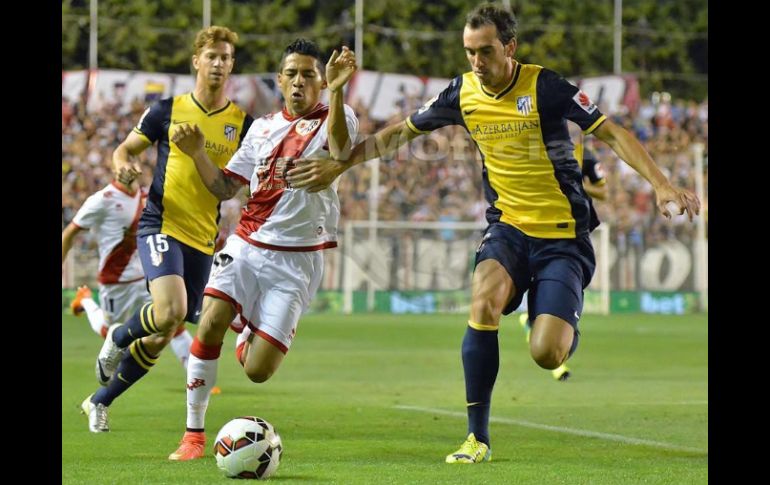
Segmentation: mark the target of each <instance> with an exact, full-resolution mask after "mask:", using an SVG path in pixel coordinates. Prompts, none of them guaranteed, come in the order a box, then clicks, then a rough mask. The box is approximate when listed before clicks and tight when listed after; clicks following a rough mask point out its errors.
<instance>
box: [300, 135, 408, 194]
mask: <svg viewBox="0 0 770 485" xmlns="http://www.w3.org/2000/svg"><path fill="white" fill-rule="evenodd" d="M418 135H419V133H415V132H414V131H412V130H411V129H409V127H408V126H407V125H406V121H401V122H399V123H395V124H392V125H390V126H386V127H385V128H383V129H382V130H380V131H378V132H377V133H376V134H374V135H372V136H370V137H368V138H367V139H366V140H364V141H362V142H360V143H359V144H357V145H356V146H355V147H354V148H353V151H352V152H351V153H350V158H349V159H348V160H308V159H297V160H295V161H294V165H295V168H293V169H291V170H289V172H288V173H287V180H288V182H289V183H290V184H291V186H292V187H294V188H298V189H299V188H305V189H307V191H308V192H318V191H320V190H323V189H325V188H326V187H328V186H329V185H331V183H332V182H334V179H336V178H337V177H338V176H339V175H340V174H341V173H342V172H344V171H345V170H347V169H349V168H350V167H353V166H355V165H358V164H359V163H363V162H366V161H367V160H371V159H373V158H378V157H382V156H384V155H387V154H388V153H391V152H393V151H395V150H396V149H398V147H400V146H401V145H404V144H405V143H407V142H409V141H411V140H413V139H414V138H416V137H417V136H418Z"/></svg>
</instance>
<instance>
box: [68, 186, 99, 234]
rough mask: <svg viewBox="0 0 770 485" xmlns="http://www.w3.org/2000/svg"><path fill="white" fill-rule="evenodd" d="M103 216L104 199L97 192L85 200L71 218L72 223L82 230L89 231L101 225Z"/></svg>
mask: <svg viewBox="0 0 770 485" xmlns="http://www.w3.org/2000/svg"><path fill="white" fill-rule="evenodd" d="M104 214H105V209H104V197H103V196H102V193H101V192H97V193H95V194H92V195H90V196H89V197H88V198H87V199H86V201H85V202H84V203H83V205H82V206H81V207H80V209H78V212H77V214H75V217H73V218H72V223H73V224H75V225H76V226H78V227H80V228H82V229H91V228H92V227H94V226H98V225H99V224H101V222H102V220H104Z"/></svg>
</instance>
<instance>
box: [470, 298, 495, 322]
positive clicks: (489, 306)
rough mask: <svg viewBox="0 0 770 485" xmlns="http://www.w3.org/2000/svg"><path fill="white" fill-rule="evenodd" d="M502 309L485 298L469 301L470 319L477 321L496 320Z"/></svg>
mask: <svg viewBox="0 0 770 485" xmlns="http://www.w3.org/2000/svg"><path fill="white" fill-rule="evenodd" d="M501 313H502V309H501V308H498V307H497V305H495V304H494V302H493V301H492V300H490V299H487V298H476V299H474V300H473V302H471V315H472V317H471V318H472V319H474V320H475V321H478V322H496V321H497V319H498V318H500V314H501Z"/></svg>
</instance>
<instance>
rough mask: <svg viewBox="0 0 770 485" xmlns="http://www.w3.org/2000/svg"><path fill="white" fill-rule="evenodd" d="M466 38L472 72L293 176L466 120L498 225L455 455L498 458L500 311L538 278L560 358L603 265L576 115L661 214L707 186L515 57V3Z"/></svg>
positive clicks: (486, 13) (544, 336)
mask: <svg viewBox="0 0 770 485" xmlns="http://www.w3.org/2000/svg"><path fill="white" fill-rule="evenodd" d="M463 43H464V47H465V51H466V56H467V58H468V61H469V63H470V65H471V68H472V71H471V72H468V73H465V74H464V75H462V76H458V77H457V78H455V79H453V80H452V82H451V83H450V85H449V86H448V87H447V88H446V89H445V90H444V91H443V92H442V93H441V94H439V95H438V96H437V97H436V98H434V99H432V100H430V101H428V103H426V104H425V105H423V107H422V108H420V110H419V111H417V112H416V113H414V114H412V115H411V116H409V117H407V118H406V119H405V120H404V121H402V122H400V123H395V124H391V125H389V126H388V127H386V128H384V129H383V130H380V131H379V132H378V133H377V134H376V135H374V136H373V137H370V139H369V140H367V141H364V142H362V143H359V144H358V145H357V146H356V147H355V148H354V150H353V152H352V154H351V157H350V159H349V160H298V161H297V162H296V168H294V169H293V170H291V171H290V172H289V176H288V180H289V182H290V183H291V184H292V186H294V187H297V188H306V189H307V190H308V191H310V192H313V191H317V190H324V189H325V188H326V187H328V186H329V184H331V183H332V182H333V181H334V180H335V179H336V178H337V176H339V175H340V174H341V173H342V172H343V171H345V170H346V169H347V168H350V167H351V166H353V165H356V164H358V163H361V162H363V161H366V160H367V159H371V158H374V157H377V156H382V154H383V153H382V152H381V150H383V151H385V152H387V151H390V150H392V149H393V145H394V144H395V145H396V146H399V145H402V144H404V143H406V142H407V141H409V140H411V139H413V138H416V137H417V136H419V135H421V134H425V133H428V132H430V131H433V130H435V129H437V128H439V127H442V126H447V125H461V126H465V127H466V128H467V129H468V130H469V132H470V133H471V136H472V137H473V139H474V141H476V143H477V145H478V147H479V150H480V151H481V152H482V153H483V154H484V166H485V170H484V185H485V194H486V196H487V200H488V202H489V204H490V207H489V209H488V210H487V220H488V222H489V226H488V228H487V231H486V233H485V236H484V238H483V239H482V244H481V245H480V247H479V250H478V251H477V256H476V268H475V269H474V275H473V283H472V290H471V291H472V297H471V298H472V300H471V311H470V319H469V321H468V327H467V328H466V334H465V338H464V339H463V344H462V357H463V367H464V370H465V382H466V401H467V412H468V431H469V434H468V437H467V439H466V441H465V442H464V443H463V444H462V445H461V447H460V448H459V449H458V450H457V451H455V452H453V453H450V454H449V455H448V456H447V457H446V462H447V463H479V462H481V461H483V460H488V459H489V458H490V457H491V450H490V447H489V443H490V440H489V431H488V425H489V409H490V403H491V395H492V389H493V387H494V382H495V379H496V377H497V371H498V366H499V351H498V339H497V329H498V326H499V321H500V317H501V315H503V314H509V313H510V312H512V311H513V310H514V309H516V308H517V307H518V306H519V304H520V302H521V298H522V295H523V293H524V292H525V291H526V290H527V289H529V293H528V309H529V315H530V319H531V320H532V321H533V327H532V333H531V338H530V353H531V355H532V358H533V360H535V362H536V363H537V364H538V365H540V366H541V367H543V368H546V369H555V368H557V367H558V366H559V365H561V364H562V363H564V362H565V361H566V359H567V358H568V357H569V356H570V355H572V353H573V352H574V350H575V348H576V347H577V343H578V336H579V333H578V330H577V324H578V320H579V318H580V314H581V313H582V305H583V302H582V294H583V289H584V288H585V287H586V286H587V285H588V283H589V282H590V279H591V277H592V275H593V271H594V267H595V258H594V253H593V247H592V246H591V241H590V238H589V232H590V231H591V230H593V229H594V228H595V227H596V226H597V225H598V221H597V218H596V214H595V212H594V211H593V208H592V205H591V203H590V199H589V198H588V197H587V196H586V194H585V192H584V190H583V188H582V184H581V181H582V177H581V174H580V170H579V168H578V164H577V162H576V161H575V160H574V158H573V157H572V144H571V143H570V141H569V135H568V133H567V126H566V120H571V121H573V122H575V123H577V124H578V125H579V126H580V127H581V128H582V129H583V130H584V133H585V134H589V133H594V134H595V136H596V137H597V138H599V139H601V140H602V141H604V142H606V143H607V144H608V145H609V146H610V147H611V148H612V150H613V151H614V152H615V153H617V154H619V155H622V158H623V159H624V160H625V161H626V162H627V163H628V164H629V165H630V166H631V167H632V168H633V169H634V170H636V171H638V172H639V173H640V174H641V175H642V176H643V177H644V178H645V179H646V180H647V181H649V182H650V183H651V184H652V185H653V187H654V188H655V192H656V199H657V207H658V209H659V210H660V211H661V213H663V214H664V215H666V216H668V217H670V215H671V213H670V210H669V208H667V204H674V205H675V206H676V208H677V210H678V211H680V212H679V213H684V212H687V214H688V216H689V218H690V220H692V218H693V217H694V216H695V215H696V214H697V213H698V211H699V201H698V199H697V197H695V195H693V194H692V193H691V192H689V191H687V190H684V189H681V188H677V187H675V186H673V185H672V184H671V182H670V181H669V180H668V179H667V178H666V176H665V175H664V174H663V173H662V172H661V170H660V169H659V168H658V167H657V166H656V165H655V163H654V162H653V160H652V159H651V158H650V156H649V154H648V153H647V152H646V151H645V150H644V147H643V146H642V145H641V144H640V143H639V142H638V141H637V140H636V139H635V138H634V137H633V135H631V134H630V133H629V132H628V131H627V130H626V129H624V128H623V127H622V126H621V125H619V124H618V123H615V122H613V121H612V120H610V119H608V118H607V117H606V116H605V115H604V114H602V113H601V111H600V110H599V109H598V108H597V107H596V105H594V104H593V103H592V102H591V101H590V99H589V98H588V96H587V95H585V94H584V93H582V92H581V91H579V90H578V89H577V88H576V87H575V86H573V85H572V84H570V83H568V82H567V81H566V80H565V79H564V78H561V77H560V76H558V75H557V74H556V73H554V72H553V71H549V70H547V69H544V68H542V67H540V66H537V65H534V64H521V63H519V62H517V61H516V60H514V58H513V56H514V54H515V51H516V47H517V41H516V20H515V18H514V17H513V14H512V13H511V12H509V11H508V10H506V9H505V8H503V7H501V6H499V5H496V4H482V5H479V6H478V7H476V9H474V10H473V11H472V12H471V13H470V14H469V15H468V17H467V20H466V25H465V29H464V32H463ZM535 103H536V106H535ZM501 113H503V114H501ZM394 142H395V143H394ZM533 154H534V156H533Z"/></svg>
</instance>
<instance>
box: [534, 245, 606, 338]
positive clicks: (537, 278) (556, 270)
mask: <svg viewBox="0 0 770 485" xmlns="http://www.w3.org/2000/svg"><path fill="white" fill-rule="evenodd" d="M535 246H536V247H535V249H534V251H533V257H532V265H533V267H534V268H535V270H534V272H533V280H532V289H531V291H532V295H531V297H530V308H529V316H530V319H531V320H532V321H535V320H536V319H537V317H538V315H540V314H543V313H545V314H549V315H554V316H556V317H559V318H560V319H562V320H564V321H566V322H568V323H569V324H570V325H571V326H573V327H574V328H577V323H578V320H579V319H580V315H581V314H582V311H583V289H584V288H585V287H586V286H588V283H590V281H591V277H592V276H593V272H594V268H595V266H596V262H595V259H594V254H593V248H592V247H591V244H590V240H588V237H587V236H585V237H581V238H577V239H557V240H547V239H540V240H538V241H537V242H536V243H535Z"/></svg>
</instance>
